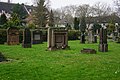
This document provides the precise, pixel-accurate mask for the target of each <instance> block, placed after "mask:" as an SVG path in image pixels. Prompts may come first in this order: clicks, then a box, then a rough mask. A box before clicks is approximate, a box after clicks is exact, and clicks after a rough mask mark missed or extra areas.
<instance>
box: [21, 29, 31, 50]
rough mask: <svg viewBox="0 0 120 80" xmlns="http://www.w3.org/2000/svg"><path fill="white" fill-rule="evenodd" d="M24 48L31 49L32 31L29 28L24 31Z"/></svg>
mask: <svg viewBox="0 0 120 80" xmlns="http://www.w3.org/2000/svg"><path fill="white" fill-rule="evenodd" d="M22 47H23V48H31V47H32V45H31V31H30V29H29V28H25V30H24V31H23V42H22Z"/></svg>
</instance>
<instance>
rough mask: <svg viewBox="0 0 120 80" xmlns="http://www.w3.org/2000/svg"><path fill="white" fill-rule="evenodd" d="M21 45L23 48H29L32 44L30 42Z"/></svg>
mask: <svg viewBox="0 0 120 80" xmlns="http://www.w3.org/2000/svg"><path fill="white" fill-rule="evenodd" d="M22 47H23V48H31V47H32V45H31V44H22Z"/></svg>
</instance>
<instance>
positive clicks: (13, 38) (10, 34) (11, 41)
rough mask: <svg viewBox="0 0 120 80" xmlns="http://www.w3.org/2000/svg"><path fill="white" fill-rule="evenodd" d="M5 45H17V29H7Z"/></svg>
mask: <svg viewBox="0 0 120 80" xmlns="http://www.w3.org/2000/svg"><path fill="white" fill-rule="evenodd" d="M7 44H8V45H17V44H19V29H18V28H16V27H11V28H8V29H7Z"/></svg>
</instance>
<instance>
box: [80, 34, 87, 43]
mask: <svg viewBox="0 0 120 80" xmlns="http://www.w3.org/2000/svg"><path fill="white" fill-rule="evenodd" d="M80 40H81V43H83V44H84V43H85V41H86V40H85V33H84V32H82V33H81V37H80Z"/></svg>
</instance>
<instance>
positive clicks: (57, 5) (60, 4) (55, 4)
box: [1, 0, 113, 8]
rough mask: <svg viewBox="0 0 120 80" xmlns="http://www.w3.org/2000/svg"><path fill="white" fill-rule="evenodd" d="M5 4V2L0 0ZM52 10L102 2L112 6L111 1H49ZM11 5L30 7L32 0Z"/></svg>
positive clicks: (19, 0) (5, 0) (17, 1)
mask: <svg viewBox="0 0 120 80" xmlns="http://www.w3.org/2000/svg"><path fill="white" fill-rule="evenodd" d="M1 1H4V2H7V0H1ZM50 1H51V7H52V8H60V7H63V6H67V5H70V4H71V5H79V4H90V5H93V4H94V3H96V2H104V3H107V4H109V5H113V0H50ZM12 2H13V3H25V4H30V5H32V4H33V2H34V0H12Z"/></svg>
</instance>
